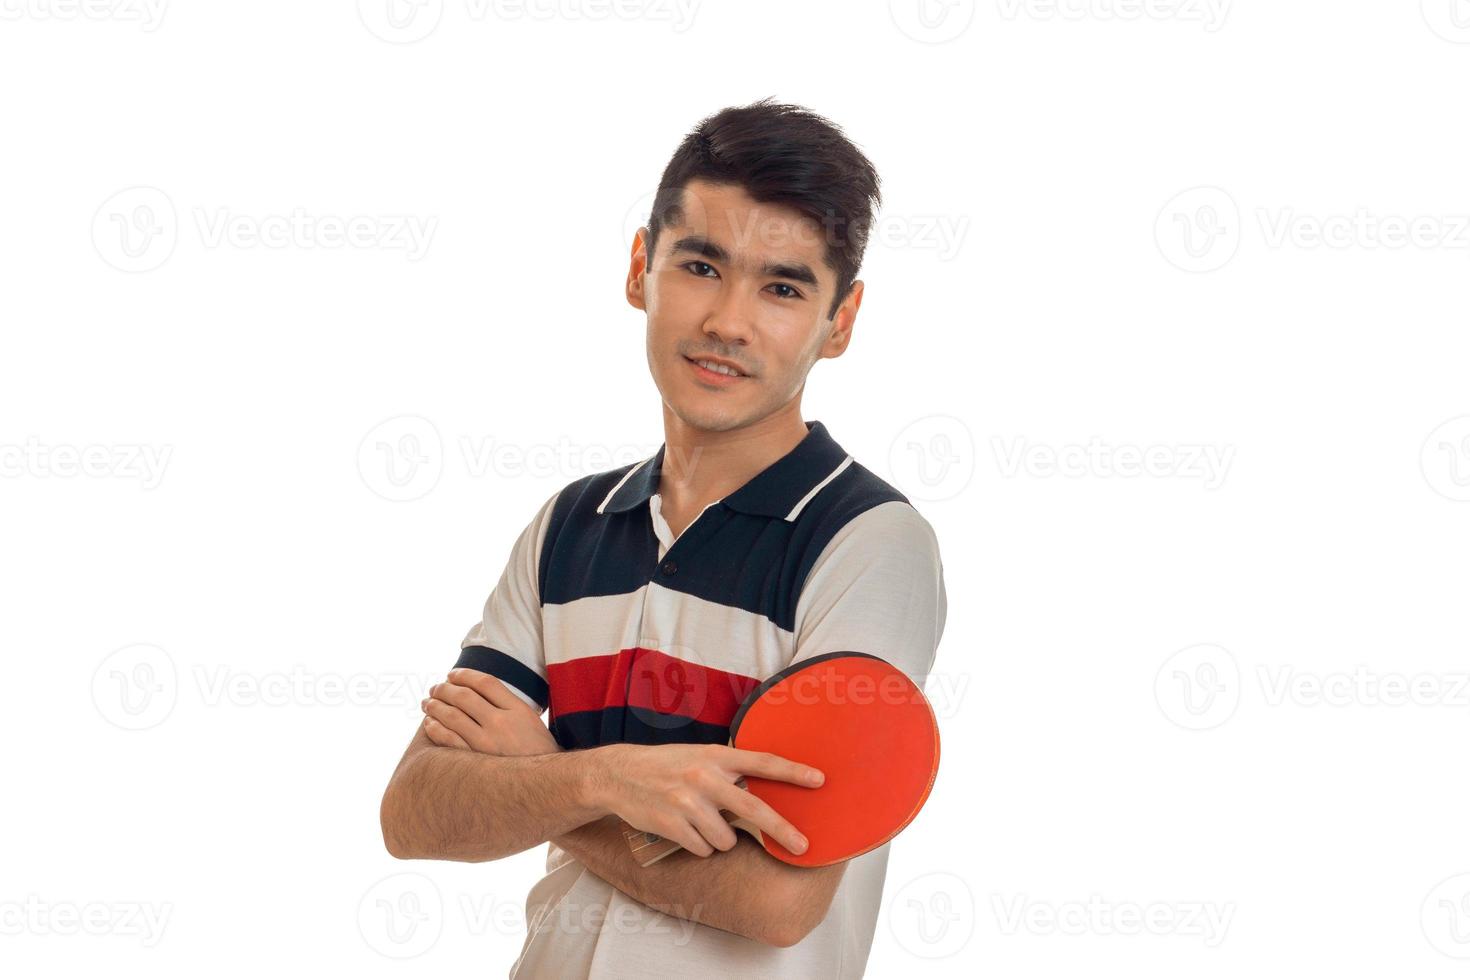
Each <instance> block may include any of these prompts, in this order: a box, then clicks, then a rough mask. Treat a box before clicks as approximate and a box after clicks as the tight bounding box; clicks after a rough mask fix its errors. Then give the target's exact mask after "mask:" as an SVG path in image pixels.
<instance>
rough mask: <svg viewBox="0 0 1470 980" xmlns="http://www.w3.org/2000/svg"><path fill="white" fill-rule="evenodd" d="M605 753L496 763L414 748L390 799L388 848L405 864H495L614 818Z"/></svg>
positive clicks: (386, 806)
mask: <svg viewBox="0 0 1470 980" xmlns="http://www.w3.org/2000/svg"><path fill="white" fill-rule="evenodd" d="M597 751H598V750H597V749H588V750H584V751H577V752H560V753H555V754H550V755H533V756H494V755H486V754H484V753H480V752H468V751H465V750H463V749H448V748H441V747H438V746H435V745H432V744H424V745H422V746H415V747H411V748H410V750H409V752H408V753H406V754H405V755H404V757H403V759H402V761H401V762H399V764H398V769H397V770H396V771H395V772H394V773H393V778H392V780H391V781H390V782H389V784H388V789H387V791H386V792H385V793H384V794H383V804H382V811H381V819H382V825H383V840H384V843H385V844H386V845H387V848H388V851H389V853H391V854H392V855H393V856H394V857H398V858H433V859H439V860H447V861H493V860H495V859H497V858H502V857H505V856H507V855H510V854H516V853H519V852H520V851H524V850H525V849H527V848H529V847H534V846H535V845H537V844H540V843H542V842H544V841H547V840H550V839H551V838H553V837H555V836H557V835H559V834H563V833H566V832H567V831H569V830H572V829H574V828H576V827H579V826H581V825H583V824H585V823H588V822H589V821H594V820H596V819H598V818H599V817H601V816H604V815H605V814H607V813H608V812H609V811H608V810H606V809H604V808H603V807H602V805H601V804H600V803H599V802H598V801H597V799H596V793H595V791H594V790H595V784H596V777H597V763H598V760H597V759H595V758H594V757H593V756H594V755H595V753H596V752H597Z"/></svg>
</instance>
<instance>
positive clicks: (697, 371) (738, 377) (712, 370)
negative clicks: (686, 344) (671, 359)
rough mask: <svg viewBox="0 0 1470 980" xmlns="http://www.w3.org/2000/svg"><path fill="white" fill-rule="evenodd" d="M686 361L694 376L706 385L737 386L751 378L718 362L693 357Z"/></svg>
mask: <svg viewBox="0 0 1470 980" xmlns="http://www.w3.org/2000/svg"><path fill="white" fill-rule="evenodd" d="M684 361H685V363H687V364H688V365H689V366H690V367H691V368H693V369H694V376H695V377H696V378H698V379H699V380H700V381H703V382H704V383H705V384H712V385H721V386H727V385H732V384H735V383H736V382H737V381H744V380H745V379H747V378H749V377H750V376H749V375H747V374H741V373H740V372H739V371H738V370H737V369H735V368H732V367H730V366H729V365H726V364H721V363H719V362H718V361H710V360H705V359H703V358H691V357H686V358H684Z"/></svg>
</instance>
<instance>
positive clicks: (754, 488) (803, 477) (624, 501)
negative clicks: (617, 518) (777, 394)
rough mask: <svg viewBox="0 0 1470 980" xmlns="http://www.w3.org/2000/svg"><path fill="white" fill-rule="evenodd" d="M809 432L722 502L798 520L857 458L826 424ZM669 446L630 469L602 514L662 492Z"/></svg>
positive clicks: (811, 424)
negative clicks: (838, 441) (853, 458)
mask: <svg viewBox="0 0 1470 980" xmlns="http://www.w3.org/2000/svg"><path fill="white" fill-rule="evenodd" d="M806 429H807V433H806V435H805V436H804V437H803V438H802V440H801V442H799V443H797V444H796V446H795V447H794V448H793V449H792V450H791V451H790V452H788V453H787V454H786V455H785V456H782V457H781V458H780V459H778V460H776V461H775V462H774V463H772V464H771V465H770V466H767V467H766V468H765V469H763V470H761V471H760V472H759V473H757V474H756V475H755V476H753V477H751V479H750V480H749V481H747V482H746V484H745V485H744V486H742V487H741V488H740V489H738V490H736V491H735V492H733V493H730V494H727V495H726V496H725V497H724V498H722V500H721V502H722V503H724V504H725V505H726V506H728V507H730V508H731V509H733V510H738V511H740V512H742V513H745V514H757V515H760V516H763V517H780V518H783V519H785V520H788V521H794V520H796V517H797V515H798V514H800V513H801V510H802V508H803V507H805V506H806V504H807V502H808V501H809V500H811V498H812V497H814V496H816V494H817V491H819V490H821V489H822V487H824V486H826V485H827V484H828V483H830V482H831V481H832V480H833V479H835V478H836V477H837V474H839V473H841V472H842V471H843V470H844V469H846V468H847V467H848V466H849V465H850V464H851V463H852V457H851V456H849V455H848V454H847V453H846V452H845V451H844V450H843V448H842V447H841V446H839V445H838V444H837V443H836V442H835V441H833V439H832V436H831V435H829V434H828V432H827V427H826V426H824V425H823V424H822V423H821V422H817V421H812V422H807V423H806ZM666 448H667V444H665V445H663V446H659V448H658V452H656V453H654V454H653V455H652V456H650V457H649V458H648V459H645V460H644V461H643V462H641V463H639V464H638V465H637V466H635V467H633V469H631V470H629V471H628V473H627V475H625V476H624V477H623V479H622V480H621V481H619V482H618V485H617V486H615V487H613V488H612V490H610V491H609V492H608V495H607V496H606V497H605V498H603V501H602V503H601V504H600V505H599V506H598V508H597V512H598V513H599V514H602V513H607V512H609V511H612V512H616V513H621V512H623V511H628V510H632V509H633V508H634V507H638V506H640V505H642V504H646V503H647V502H648V498H650V497H652V496H653V495H654V494H655V493H657V492H658V481H659V477H660V476H661V475H662V473H663V463H664V450H665V449H666Z"/></svg>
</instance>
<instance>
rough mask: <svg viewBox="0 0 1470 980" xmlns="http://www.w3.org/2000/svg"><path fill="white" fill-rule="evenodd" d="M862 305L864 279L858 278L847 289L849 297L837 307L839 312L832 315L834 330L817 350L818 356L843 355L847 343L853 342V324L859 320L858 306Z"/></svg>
mask: <svg viewBox="0 0 1470 980" xmlns="http://www.w3.org/2000/svg"><path fill="white" fill-rule="evenodd" d="M862 305H863V281H862V280H861V279H858V280H856V281H854V282H853V284H852V288H851V289H849V290H848V291H847V299H845V300H843V301H842V305H840V306H838V307H837V312H836V314H834V315H833V317H832V331H831V332H830V333H829V334H828V335H827V339H826V340H825V341H823V342H822V349H821V350H819V351H818V352H817V357H819V358H821V357H841V356H842V352H843V351H845V350H847V345H848V344H849V343H851V342H852V326H853V323H854V321H856V320H857V313H858V307H860V306H862Z"/></svg>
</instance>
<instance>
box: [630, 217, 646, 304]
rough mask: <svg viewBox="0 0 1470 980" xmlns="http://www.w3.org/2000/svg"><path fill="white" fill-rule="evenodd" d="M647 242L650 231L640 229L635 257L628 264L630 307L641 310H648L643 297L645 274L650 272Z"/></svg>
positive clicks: (634, 245) (636, 236) (636, 239)
mask: <svg viewBox="0 0 1470 980" xmlns="http://www.w3.org/2000/svg"><path fill="white" fill-rule="evenodd" d="M647 242H648V229H647V228H639V229H638V233H637V234H636V235H634V236H633V255H632V257H631V259H630V260H629V262H628V281H627V283H626V285H625V287H624V288H625V291H626V293H627V296H628V305H630V306H632V307H633V308H634V309H639V310H647V309H648V305H647V302H646V300H645V298H644V295H643V289H644V273H646V272H647V271H648V249H647V245H646V243H647Z"/></svg>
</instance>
